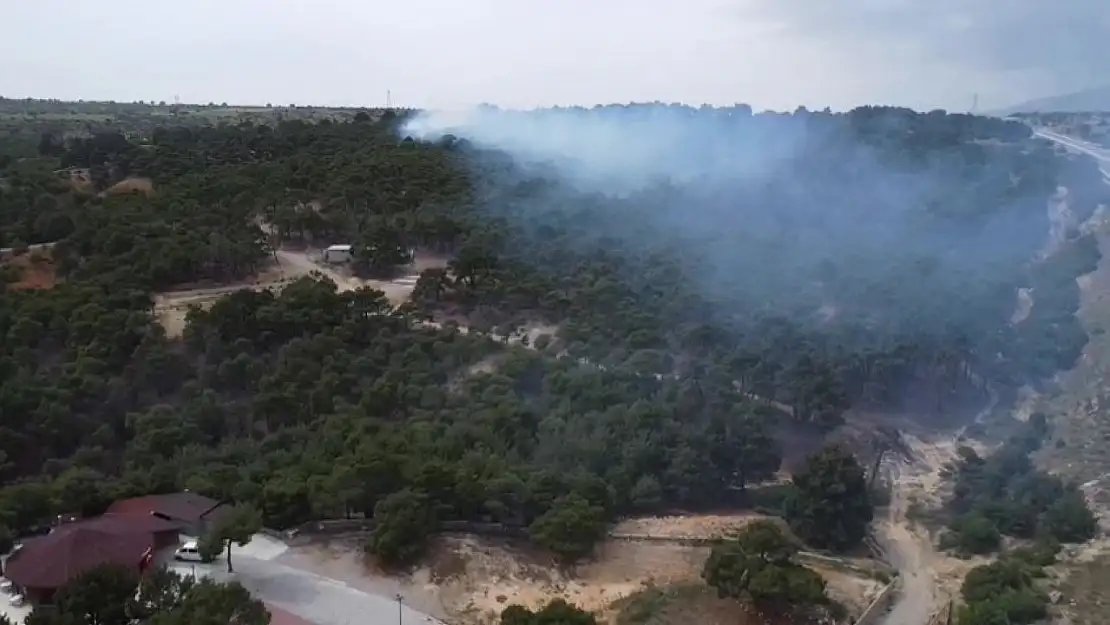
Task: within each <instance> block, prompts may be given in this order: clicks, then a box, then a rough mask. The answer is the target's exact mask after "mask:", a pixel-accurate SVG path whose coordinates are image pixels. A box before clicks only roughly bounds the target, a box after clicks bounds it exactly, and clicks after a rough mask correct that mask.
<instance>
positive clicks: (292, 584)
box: [171, 553, 440, 625]
mask: <svg viewBox="0 0 1110 625" xmlns="http://www.w3.org/2000/svg"><path fill="white" fill-rule="evenodd" d="M232 562H233V563H234V565H235V572H234V573H231V574H228V573H227V569H226V568H225V567H226V565H225V564H224V561H223V560H222V559H221V560H218V561H217V562H214V563H212V564H196V565H192V564H183V563H175V564H174V565H171V568H172V569H173V570H176V571H178V572H179V573H182V574H185V575H188V574H190V573H191V572H192V573H195V574H196V575H198V576H200V577H210V578H212V579H215V580H219V581H230V580H235V581H238V582H239V583H240V584H242V585H243V587H244V588H246V589H247V590H249V591H250V592H251V594H252V595H254V596H255V597H257V598H258V599H260V600H262V601H263V602H265V603H267V604H270V605H273V606H275V607H277V608H280V609H282V610H285V611H286V612H289V613H291V614H294V615H296V616H299V617H300V618H302V619H304V620H306V621H310V622H312V623H315V624H316V625H396V623H397V622H398V618H397V617H398V614H397V611H398V607H399V606H398V604H397V601H396V600H394V599H391V598H389V597H382V596H378V595H373V594H370V593H367V592H363V591H361V590H358V589H357V588H352V587H351V586H348V585H347V584H344V583H343V582H340V581H337V580H334V579H330V578H327V577H324V576H322V575H317V574H315V573H310V572H308V571H304V570H302V569H298V568H294V567H292V566H289V565H286V564H281V563H280V562H275V561H273V560H260V559H258V558H252V557H249V556H245V555H241V554H240V555H236V554H234V553H233V554H232ZM400 608H401V614H400V616H401V623H403V625H416V624H420V625H428V624H438V623H440V621H438V620H436V619H434V618H432V617H431V616H429V615H427V614H424V613H422V612H419V611H417V610H414V609H412V608H410V607H408V606H406V605H402V606H400Z"/></svg>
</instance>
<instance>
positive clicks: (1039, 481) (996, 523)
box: [943, 414, 1098, 554]
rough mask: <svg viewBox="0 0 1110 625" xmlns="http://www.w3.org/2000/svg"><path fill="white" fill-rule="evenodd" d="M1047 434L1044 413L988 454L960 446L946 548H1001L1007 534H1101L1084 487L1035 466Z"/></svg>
mask: <svg viewBox="0 0 1110 625" xmlns="http://www.w3.org/2000/svg"><path fill="white" fill-rule="evenodd" d="M1047 434H1048V426H1047V423H1046V422H1045V418H1044V415H1039V414H1038V415H1033V417H1031V418H1030V421H1029V423H1028V424H1027V425H1026V426H1025V428H1024V430H1023V431H1022V432H1020V433H1019V434H1017V435H1015V436H1013V437H1012V438H1010V439H1009V440H1008V441H1006V443H1005V444H1003V446H1002V447H1000V448H999V449H998V450H996V451H995V452H994V453H993V454H991V455H990V456H988V457H987V458H980V457H979V456H978V455H977V454H976V453H975V451H974V450H972V449H970V448H968V447H963V448H961V449H960V450H959V453H960V460H959V462H958V463H957V464H956V467H955V471H956V476H955V482H956V483H955V486H954V488H953V497H952V500H951V501H950V502H949V504H948V509H949V510H950V511H951V512H952V513H953V514H954V517H953V520H952V522H951V523H950V524H949V528H948V529H949V534H948V535H946V537H945V539H944V543H943V545H944V546H945V547H948V548H955V549H957V550H959V551H961V552H964V553H978V554H982V553H989V552H991V551H994V550H996V549H997V548H998V546H999V544H1000V540H1001V535H1003V534H1005V535H1008V536H1014V537H1017V538H1033V537H1034V536H1040V537H1042V538H1044V539H1046V540H1052V541H1055V542H1061V543H1074V542H1083V541H1086V540H1089V539H1091V538H1093V537H1094V536H1095V535H1096V534H1097V532H1098V521H1097V519H1096V518H1095V516H1094V514H1093V513H1092V512H1091V510H1090V508H1089V507H1088V506H1087V503H1086V501H1085V500H1084V498H1083V494H1082V493H1081V492H1080V491H1079V489H1078V487H1077V486H1076V485H1074V484H1067V483H1064V482H1063V481H1062V480H1060V478H1058V477H1056V476H1053V475H1048V474H1046V473H1042V472H1040V471H1037V470H1036V469H1035V468H1034V467H1033V463H1032V461H1031V460H1030V459H1029V454H1030V453H1031V452H1032V451H1034V450H1036V449H1037V448H1038V447H1040V445H1041V442H1042V440H1044V437H1045V436H1047Z"/></svg>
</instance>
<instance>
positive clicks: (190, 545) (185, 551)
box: [173, 540, 203, 562]
mask: <svg viewBox="0 0 1110 625" xmlns="http://www.w3.org/2000/svg"><path fill="white" fill-rule="evenodd" d="M173 559H174V560H182V561H185V562H202V561H203V560H202V558H201V557H200V548H199V544H198V543H197V541H195V540H187V541H185V544H184V545H181V546H180V547H178V548H177V551H174V552H173Z"/></svg>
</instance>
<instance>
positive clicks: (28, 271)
mask: <svg viewBox="0 0 1110 625" xmlns="http://www.w3.org/2000/svg"><path fill="white" fill-rule="evenodd" d="M3 265H4V266H5V267H9V268H12V269H14V270H15V271H16V272H17V274H18V275H19V280H17V281H16V282H13V283H12V284H10V285H9V287H8V288H10V289H12V290H15V291H41V290H48V289H52V288H54V287H55V286H56V285H57V284H58V276H57V274H56V273H55V267H54V261H52V260H51V259H50V258H49V257H48V256H45V255H40V254H37V253H33V254H23V255H21V256H14V257H12V258H9V259H7V260H4V261H3Z"/></svg>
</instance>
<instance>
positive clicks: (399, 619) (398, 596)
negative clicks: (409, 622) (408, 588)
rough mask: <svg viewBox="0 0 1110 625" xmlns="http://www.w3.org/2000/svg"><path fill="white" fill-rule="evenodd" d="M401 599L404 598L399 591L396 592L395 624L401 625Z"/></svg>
mask: <svg viewBox="0 0 1110 625" xmlns="http://www.w3.org/2000/svg"><path fill="white" fill-rule="evenodd" d="M402 599H404V597H402V596H401V593H397V625H403V623H401V606H402V605H403V604H402V603H401V600H402Z"/></svg>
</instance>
